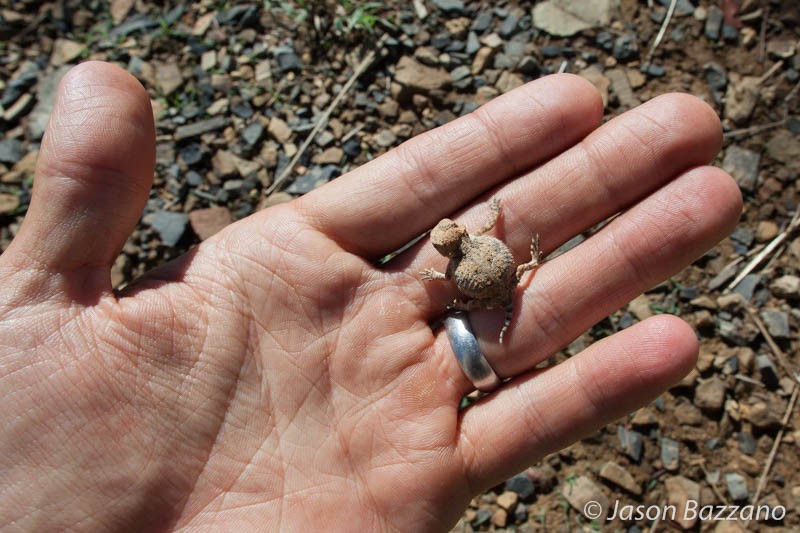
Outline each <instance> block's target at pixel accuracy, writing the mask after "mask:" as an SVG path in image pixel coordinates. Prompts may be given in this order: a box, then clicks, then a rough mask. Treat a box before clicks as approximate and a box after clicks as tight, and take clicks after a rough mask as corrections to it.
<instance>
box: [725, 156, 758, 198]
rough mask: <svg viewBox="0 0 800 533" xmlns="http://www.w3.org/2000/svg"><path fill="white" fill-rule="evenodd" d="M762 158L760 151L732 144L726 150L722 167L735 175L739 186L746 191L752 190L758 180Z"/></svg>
mask: <svg viewBox="0 0 800 533" xmlns="http://www.w3.org/2000/svg"><path fill="white" fill-rule="evenodd" d="M760 160H761V156H760V155H759V154H758V153H756V152H754V151H752V150H748V149H746V148H740V147H738V146H736V145H732V146H729V147H728V149H727V150H725V159H723V161H722V168H723V169H724V170H725V171H726V172H728V173H729V174H730V175H731V176H733V178H734V179H735V180H736V183H738V184H739V187H741V188H742V189H743V190H745V191H752V190H753V189H755V186H756V181H757V180H758V166H759V161H760Z"/></svg>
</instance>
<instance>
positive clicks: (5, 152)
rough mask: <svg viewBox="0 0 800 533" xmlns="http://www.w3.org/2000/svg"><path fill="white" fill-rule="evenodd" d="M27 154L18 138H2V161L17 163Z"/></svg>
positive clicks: (0, 156) (0, 152) (0, 160)
mask: <svg viewBox="0 0 800 533" xmlns="http://www.w3.org/2000/svg"><path fill="white" fill-rule="evenodd" d="M24 155H25V151H24V150H23V149H22V142H21V141H19V140H18V139H3V140H0V163H16V162H17V161H19V160H20V159H22V157H23V156H24Z"/></svg>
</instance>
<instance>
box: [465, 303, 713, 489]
mask: <svg viewBox="0 0 800 533" xmlns="http://www.w3.org/2000/svg"><path fill="white" fill-rule="evenodd" d="M697 351H698V346H697V339H696V337H695V334H694V331H693V330H692V329H691V328H690V327H689V326H688V325H687V324H686V323H685V322H683V321H682V320H680V319H679V318H677V317H674V316H669V315H661V316H657V317H653V318H650V319H648V320H646V321H644V322H642V323H639V324H636V325H635V326H632V327H631V328H628V329H626V330H624V331H621V332H619V333H617V334H615V335H614V336H612V337H609V338H607V339H604V340H602V341H599V342H597V343H595V344H593V345H591V346H590V347H589V348H587V349H586V350H584V351H583V352H581V353H580V354H578V355H577V356H575V357H572V358H571V359H569V360H567V361H565V362H564V363H562V364H559V365H557V366H555V367H552V368H549V369H547V370H545V371H535V372H533V373H529V374H527V375H523V376H522V377H520V378H517V379H515V380H513V381H511V382H510V383H508V384H506V385H505V386H504V387H503V388H502V389H500V390H498V391H497V392H496V393H494V394H493V395H491V396H490V397H488V398H486V400H485V401H484V402H482V403H479V404H477V405H474V406H472V407H471V408H469V409H467V410H466V411H464V413H463V414H462V419H461V424H460V435H459V441H458V449H459V452H460V455H461V458H462V460H463V464H464V474H465V475H466V477H467V479H469V480H470V481H471V485H472V487H471V488H472V489H473V491H480V490H483V489H485V488H486V487H490V486H493V485H495V484H497V483H499V482H501V481H502V480H504V479H507V478H508V477H509V476H512V475H513V474H515V473H517V472H519V471H521V470H523V469H524V468H526V467H527V466H530V465H531V464H533V463H534V462H536V461H537V460H539V459H540V458H541V457H543V456H545V455H546V454H548V453H552V452H554V451H556V450H559V449H561V448H563V447H565V446H567V445H569V444H571V443H572V442H575V441H576V440H578V439H580V438H582V437H584V436H586V435H588V434H591V433H592V432H594V431H596V430H597V429H599V428H600V427H602V426H603V425H605V424H607V423H608V422H611V421H613V420H615V419H616V418H619V417H620V416H623V415H625V414H626V413H629V412H630V411H633V410H634V409H636V408H638V407H640V406H642V405H644V404H646V403H647V402H649V401H652V400H653V399H655V397H657V396H658V395H659V394H661V392H663V391H664V390H666V389H667V388H669V387H670V386H671V385H673V384H675V383H677V382H678V381H680V379H681V378H682V377H683V376H685V375H686V374H687V373H688V372H689V371H690V370H691V368H692V367H693V366H694V364H695V361H696V358H697Z"/></svg>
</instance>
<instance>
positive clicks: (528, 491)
mask: <svg viewBox="0 0 800 533" xmlns="http://www.w3.org/2000/svg"><path fill="white" fill-rule="evenodd" d="M505 488H506V490H510V491H512V492H516V493H517V494H519V497H520V499H521V500H525V499H527V498H530V497H531V496H532V495H533V492H534V490H535V487H534V485H533V480H531V478H530V477H529V476H528V475H527V474H525V473H524V472H523V473H520V474H517V475H516V476H514V477H512V478H509V479H507V480H506V483H505Z"/></svg>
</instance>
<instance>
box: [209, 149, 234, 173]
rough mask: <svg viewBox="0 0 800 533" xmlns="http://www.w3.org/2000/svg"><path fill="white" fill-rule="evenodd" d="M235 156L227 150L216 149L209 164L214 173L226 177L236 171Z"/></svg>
mask: <svg viewBox="0 0 800 533" xmlns="http://www.w3.org/2000/svg"><path fill="white" fill-rule="evenodd" d="M236 159H237V157H236V156H235V155H234V154H233V152H230V151H228V150H217V153H216V154H214V157H212V158H211V165H212V166H213V168H214V174H216V175H217V176H219V177H220V178H227V177H230V176H233V175H234V174H236V173H237V171H236Z"/></svg>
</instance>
